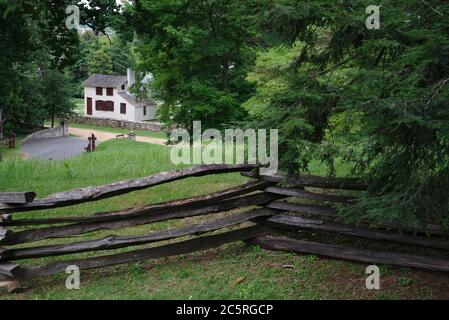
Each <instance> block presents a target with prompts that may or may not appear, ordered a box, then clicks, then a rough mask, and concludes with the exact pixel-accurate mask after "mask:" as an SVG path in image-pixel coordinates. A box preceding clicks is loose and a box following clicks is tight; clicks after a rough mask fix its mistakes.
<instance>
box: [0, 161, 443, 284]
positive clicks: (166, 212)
mask: <svg viewBox="0 0 449 320" xmlns="http://www.w3.org/2000/svg"><path fill="white" fill-rule="evenodd" d="M253 169H255V166H253V165H246V164H245V165H212V166H199V167H195V168H190V169H182V170H174V171H169V172H162V173H158V174H155V175H152V176H149V177H144V178H140V179H131V180H127V181H120V182H117V183H112V184H107V185H102V186H96V187H87V188H80V189H75V190H71V191H66V192H61V193H57V194H53V195H50V196H48V197H46V198H42V199H40V198H38V199H35V194H34V193H32V192H25V193H17V192H16V193H0V215H1V219H0V278H1V279H2V280H6V281H14V280H22V279H27V278H31V277H36V276H43V275H50V274H54V273H59V272H64V271H65V270H66V267H67V266H69V265H76V266H78V267H79V268H80V269H92V268H100V267H104V266H111V265H117V264H123V263H128V262H132V261H139V260H147V259H156V258H161V257H168V256H173V255H180V254H186V253H189V252H194V251H199V250H206V249H211V248H216V247H219V246H221V245H223V244H225V243H230V242H235V241H247V242H248V243H251V244H257V245H260V246H261V247H263V248H266V249H270V250H287V251H293V252H299V253H313V254H317V255H322V256H328V257H332V258H339V259H347V260H352V261H359V262H363V263H385V264H392V265H399V266H407V267H416V268H423V269H429V270H437V271H449V260H446V259H444V258H441V257H436V256H419V255H412V254H404V253H395V252H384V251H377V250H371V249H360V248H351V247H347V246H341V245H335V244H332V243H318V242H311V241H308V240H304V238H301V237H302V235H303V234H307V233H314V234H326V235H332V236H334V237H351V238H361V239H364V240H367V241H376V242H391V243H395V244H397V245H405V246H414V247H421V248H430V249H432V250H440V251H441V250H443V251H448V250H449V241H448V240H446V239H445V238H444V237H443V235H444V234H445V232H444V230H443V229H442V228H441V227H439V226H429V227H428V228H426V229H425V230H422V231H425V232H426V234H427V236H424V235H422V233H419V232H418V233H417V232H416V230H413V231H415V233H407V232H406V233H399V232H397V231H394V228H393V226H390V225H388V224H387V225H381V226H374V227H373V226H370V227H368V226H354V225H348V224H343V223H341V221H338V214H337V211H336V210H335V208H333V207H332V205H333V204H338V205H345V206H350V205H353V204H354V203H356V202H357V197H353V196H351V197H350V196H343V195H335V194H327V193H325V192H323V190H327V189H346V190H352V191H351V192H352V193H354V192H355V193H357V192H358V191H362V190H364V189H365V188H366V186H365V185H364V184H363V183H362V182H361V181H360V180H357V179H328V178H322V177H315V176H303V177H299V178H295V179H283V178H282V177H280V176H258V175H257V174H255V173H253V172H251V171H253ZM230 172H241V174H242V175H244V176H247V177H249V178H252V181H249V182H247V183H245V184H243V185H240V186H237V187H234V188H230V189H227V190H223V191H220V192H215V193H212V194H208V195H202V196H197V197H192V198H189V199H181V200H175V201H168V202H163V203H158V204H150V205H147V206H144V207H139V208H130V209H126V210H120V211H113V212H101V213H95V214H91V215H88V216H68V217H51V218H40V217H39V215H37V214H34V215H33V216H34V218H30V219H29V218H20V219H19V218H16V215H15V213H17V212H25V213H26V212H29V211H37V210H48V209H53V208H59V207H66V206H72V205H76V204H81V203H86V202H92V201H98V200H100V199H105V198H109V197H114V196H118V195H123V194H126V193H129V192H133V191H136V190H142V189H147V188H151V187H153V186H157V185H160V184H164V183H169V182H173V181H176V180H180V179H185V178H192V177H200V176H205V175H209V174H220V173H230ZM310 202H312V203H310ZM217 213H222V214H221V215H220V217H219V218H215V219H212V220H208V221H207V222H201V223H193V224H187V225H183V226H181V227H178V228H173V229H168V230H162V231H157V232H147V233H143V234H140V235H131V236H117V235H108V236H102V237H101V238H98V239H89V240H86V239H83V238H82V237H80V236H81V235H84V234H89V233H92V232H95V231H100V230H118V229H123V228H129V227H136V226H143V225H149V224H153V223H157V222H161V221H167V220H173V219H185V218H190V217H198V216H205V215H212V214H217ZM25 215H26V214H25ZM22 216H23V215H22ZM420 231H421V230H420ZM416 234H420V235H416ZM285 235H289V236H292V238H288V237H285ZM74 236H76V237H75V238H73V237H74ZM298 237H299V238H301V239H298ZM47 239H54V240H53V241H52V242H51V244H48V243H47V244H41V243H38V244H37V245H33V244H32V243H34V242H37V241H42V240H47ZM57 239H64V241H63V242H61V243H59V242H58V241H57ZM67 239H69V240H72V241H70V242H68V241H67ZM16 245H20V246H19V247H17V246H16ZM136 246H142V247H143V248H140V249H136V248H134V247H136ZM129 247H133V248H132V249H130V251H125V252H123V251H122V250H120V251H119V252H117V251H114V250H118V249H123V248H129ZM84 252H91V253H93V254H94V256H92V257H89V258H79V259H71V260H64V259H62V260H58V261H57V262H51V263H47V264H41V265H35V264H33V263H31V265H29V264H30V263H29V262H30V261H31V262H33V261H35V260H33V259H36V258H45V257H64V256H66V255H73V254H78V253H84ZM102 252H106V253H102ZM54 259H55V258H53V260H54ZM22 260H28V263H27V265H23V264H18V263H19V261H22Z"/></svg>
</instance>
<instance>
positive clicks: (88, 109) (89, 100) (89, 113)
mask: <svg viewBox="0 0 449 320" xmlns="http://www.w3.org/2000/svg"><path fill="white" fill-rule="evenodd" d="M87 115H89V116H91V115H92V98H87Z"/></svg>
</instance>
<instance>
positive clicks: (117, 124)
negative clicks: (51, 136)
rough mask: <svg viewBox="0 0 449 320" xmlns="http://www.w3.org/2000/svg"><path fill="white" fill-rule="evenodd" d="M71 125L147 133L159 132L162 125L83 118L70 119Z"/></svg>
mask: <svg viewBox="0 0 449 320" xmlns="http://www.w3.org/2000/svg"><path fill="white" fill-rule="evenodd" d="M70 122H71V123H77V124H87V125H94V126H100V127H110V128H122V129H129V130H149V131H155V132H158V131H161V130H162V125H161V124H160V123H154V122H135V121H127V120H116V119H104V118H94V117H85V116H74V117H72V118H71V119H70Z"/></svg>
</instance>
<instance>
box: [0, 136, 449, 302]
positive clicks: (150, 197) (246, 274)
mask: <svg viewBox="0 0 449 320" xmlns="http://www.w3.org/2000/svg"><path fill="white" fill-rule="evenodd" d="M10 155H11V154H10ZM172 168H173V165H172V164H171V163H170V161H169V149H168V148H166V147H163V146H156V145H150V144H145V143H138V142H130V141H126V140H121V141H108V142H105V143H102V144H101V145H100V147H99V150H98V151H97V152H95V153H91V154H83V155H82V156H80V157H77V158H74V159H72V160H68V161H62V162H47V161H34V160H22V159H17V158H14V157H12V156H11V157H9V159H7V160H5V161H3V162H2V163H0V190H1V191H15V190H17V191H18V190H21V191H23V190H34V191H36V192H37V193H38V195H39V196H40V197H42V196H45V195H48V194H51V193H53V192H58V191H63V190H67V189H71V188H75V187H83V186H88V185H98V184H103V183H107V182H112V181H117V180H120V179H127V178H133V177H140V176H145V175H150V174H152V173H156V172H160V171H165V170H169V169H172ZM243 181H244V179H243V178H242V177H240V176H239V175H238V174H227V175H220V176H209V177H201V178H191V179H188V180H185V181H178V182H174V183H171V184H167V185H162V186H158V187H155V188H152V189H149V190H142V191H137V192H133V193H131V194H128V195H123V196H120V197H116V198H111V199H105V200H101V201H98V202H94V203H89V204H82V205H78V206H74V207H70V208H60V209H55V210H52V211H50V210H47V211H41V212H31V213H21V214H17V215H16V217H38V216H55V215H58V216H62V215H87V214H90V213H93V212H98V211H107V210H117V209H121V208H128V207H132V206H140V205H144V204H147V203H150V202H159V201H165V200H169V199H175V198H181V197H188V196H190V195H194V194H204V193H209V192H213V191H217V190H220V189H224V188H227V187H231V186H234V185H237V184H240V183H242V182H243ZM210 218H211V217H199V218H188V219H186V220H187V221H170V222H164V223H159V224H154V225H149V226H140V227H135V228H128V229H125V230H114V231H113V233H114V234H120V235H125V234H141V233H144V232H149V231H154V230H158V229H166V228H172V227H175V226H179V225H182V224H185V223H192V222H198V221H204V220H206V219H210ZM111 233H112V232H111V231H108V232H94V233H91V234H88V235H85V236H83V237H82V238H83V239H92V238H98V237H103V236H106V235H109V234H111ZM77 239H80V238H77ZM63 241H67V240H46V241H41V242H37V243H35V244H33V245H40V244H50V243H57V242H63ZM72 241H73V240H72ZM127 250H130V249H120V250H113V251H111V252H122V251H127ZM107 253H109V252H107ZM105 254H106V253H105ZM92 255H93V253H84V254H76V255H72V256H70V257H67V258H73V257H88V256H92ZM57 259H58V258H46V259H40V260H39V261H36V260H35V261H34V263H44V262H49V261H56V260H57ZM59 259H61V258H59ZM20 263H21V264H25V265H27V264H30V261H21V262H20ZM286 265H289V266H291V267H293V268H291V267H289V268H285V267H284V266H286ZM365 267H366V266H364V265H361V264H354V263H348V262H342V261H336V260H330V259H324V258H318V257H316V256H313V255H296V254H290V253H280V252H267V251H264V250H260V249H258V248H257V247H248V246H246V245H245V244H242V243H236V244H230V245H227V246H224V247H223V248H221V249H220V250H209V251H207V252H202V253H195V254H191V255H186V256H180V257H172V258H168V259H159V260H150V261H145V262H140V263H132V264H127V265H123V266H117V267H110V268H104V269H100V270H91V271H82V273H81V290H79V291H69V290H66V289H65V285H64V284H65V275H54V276H50V277H44V278H40V279H34V280H32V281H31V282H30V289H28V290H26V291H25V292H24V293H20V294H16V295H3V296H0V298H5V299H6V298H13V299H69V298H70V299H72V298H73V299H119V298H120V299H137V298H139V299H157V298H161V299H165V298H171V299H178V298H180V299H189V298H193V299H201V298H204V299H218V298H220V299H299V298H302V299H310V298H312V299H320V298H355V299H356V298H384V299H388V298H430V297H447V290H446V288H447V286H448V285H449V279H448V277H447V276H446V275H442V274H436V273H428V272H418V271H414V270H413V271H412V270H408V269H399V268H392V267H386V266H383V267H382V278H381V286H382V288H381V290H380V291H369V290H367V289H365V277H366V275H365ZM237 279H240V280H242V279H244V280H243V281H241V283H239V284H237V282H239V281H236V280H237ZM428 284H432V287H430V286H428Z"/></svg>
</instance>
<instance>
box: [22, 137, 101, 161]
mask: <svg viewBox="0 0 449 320" xmlns="http://www.w3.org/2000/svg"><path fill="white" fill-rule="evenodd" d="M98 142H99V141H97V143H98ZM87 144H88V142H87V139H81V138H77V137H62V138H53V139H40V140H36V141H31V142H29V143H25V144H24V145H22V148H21V152H22V153H24V154H25V155H27V156H28V157H30V158H32V159H39V160H64V159H69V158H72V157H75V156H77V155H79V154H81V153H83V152H84V151H85V150H84V148H85V147H86V146H87Z"/></svg>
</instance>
